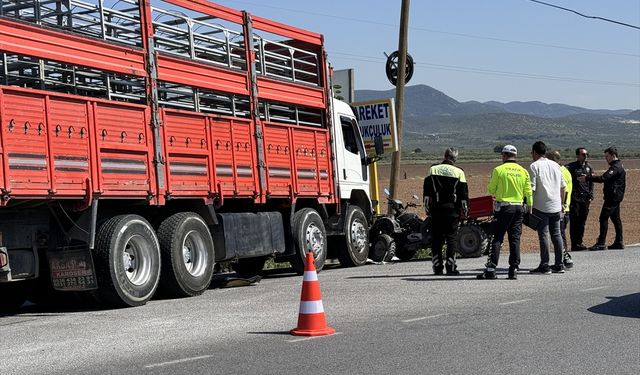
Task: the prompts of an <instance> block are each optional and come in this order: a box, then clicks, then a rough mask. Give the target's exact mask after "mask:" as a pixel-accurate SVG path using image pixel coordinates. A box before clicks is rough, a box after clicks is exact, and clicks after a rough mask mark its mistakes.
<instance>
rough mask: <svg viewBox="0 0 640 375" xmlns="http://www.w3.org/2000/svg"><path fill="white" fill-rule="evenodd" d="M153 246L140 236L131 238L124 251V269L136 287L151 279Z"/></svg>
mask: <svg viewBox="0 0 640 375" xmlns="http://www.w3.org/2000/svg"><path fill="white" fill-rule="evenodd" d="M150 246H151V245H150V244H148V243H147V241H145V239H144V238H142V237H141V236H138V235H134V236H131V237H130V238H129V239H128V240H127V241H126V243H125V245H124V249H123V251H122V268H123V269H124V272H125V275H126V276H127V279H129V281H130V282H131V283H132V284H134V285H143V284H144V283H146V282H148V281H149V279H150V278H151V253H152V249H151V247H150Z"/></svg>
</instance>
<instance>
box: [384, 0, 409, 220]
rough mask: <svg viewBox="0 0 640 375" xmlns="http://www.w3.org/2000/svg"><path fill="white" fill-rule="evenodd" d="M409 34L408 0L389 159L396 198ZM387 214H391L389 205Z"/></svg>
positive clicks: (402, 13) (403, 11) (402, 19)
mask: <svg viewBox="0 0 640 375" xmlns="http://www.w3.org/2000/svg"><path fill="white" fill-rule="evenodd" d="M408 32H409V0H402V9H401V11H400V38H399V41H398V83H397V85H396V122H397V131H398V134H397V136H398V151H394V152H393V158H392V159H391V177H390V183H389V185H390V191H389V192H390V195H391V199H395V198H396V191H397V188H398V178H399V175H400V159H401V157H402V128H403V125H404V124H403V117H404V116H403V115H404V84H405V77H406V68H407V44H408V43H407V39H408V38H407V34H408ZM387 212H391V205H389V209H388V210H387Z"/></svg>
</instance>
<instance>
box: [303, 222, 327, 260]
mask: <svg viewBox="0 0 640 375" xmlns="http://www.w3.org/2000/svg"><path fill="white" fill-rule="evenodd" d="M305 239H306V244H307V250H308V251H309V250H310V251H312V252H313V255H314V257H316V256H317V255H318V254H320V253H321V252H322V250H323V249H324V236H323V235H322V231H321V230H320V228H318V227H317V226H316V225H315V224H310V225H309V226H308V227H307V230H306V235H305Z"/></svg>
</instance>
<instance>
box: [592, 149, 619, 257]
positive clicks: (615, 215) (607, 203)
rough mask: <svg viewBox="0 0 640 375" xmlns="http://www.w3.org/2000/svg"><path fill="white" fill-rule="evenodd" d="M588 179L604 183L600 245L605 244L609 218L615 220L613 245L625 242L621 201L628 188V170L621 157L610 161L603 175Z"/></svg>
mask: <svg viewBox="0 0 640 375" xmlns="http://www.w3.org/2000/svg"><path fill="white" fill-rule="evenodd" d="M588 181H593V182H602V183H604V188H603V192H604V203H603V204H602V211H600V235H599V236H598V242H597V244H598V245H604V242H605V240H606V239H607V230H608V223H609V218H611V222H613V227H614V228H615V230H616V239H615V241H614V243H613V245H614V246H615V245H620V246H622V245H623V244H624V241H623V238H622V221H621V220H620V202H622V200H623V199H624V190H625V188H626V172H625V170H624V166H623V165H622V162H621V161H620V159H616V160H613V161H611V162H610V163H609V169H607V170H606V171H605V172H604V174H603V175H602V176H591V177H589V178H588Z"/></svg>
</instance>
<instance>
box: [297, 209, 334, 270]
mask: <svg viewBox="0 0 640 375" xmlns="http://www.w3.org/2000/svg"><path fill="white" fill-rule="evenodd" d="M292 222H293V228H291V232H292V235H293V242H294V245H295V254H294V256H293V258H292V259H291V261H290V263H291V267H292V268H293V270H294V271H295V272H296V273H297V274H298V275H302V274H304V264H305V260H306V256H307V255H306V254H307V251H311V252H313V258H314V259H315V262H314V263H315V266H316V271H318V272H319V271H321V270H322V267H324V261H325V259H326V258H327V234H326V231H325V229H324V223H323V222H322V218H321V217H320V215H319V214H318V213H317V212H316V210H314V209H312V208H303V209H301V210H300V211H298V212H296V213H295V214H293V220H292Z"/></svg>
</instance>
